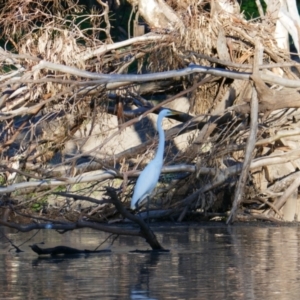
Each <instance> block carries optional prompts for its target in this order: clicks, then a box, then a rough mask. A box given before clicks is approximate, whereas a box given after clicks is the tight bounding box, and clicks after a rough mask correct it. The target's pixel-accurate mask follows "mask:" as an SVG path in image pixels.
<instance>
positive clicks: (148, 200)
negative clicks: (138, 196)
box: [147, 196, 150, 225]
mask: <svg viewBox="0 0 300 300" xmlns="http://www.w3.org/2000/svg"><path fill="white" fill-rule="evenodd" d="M149 198H150V197H149V196H147V223H148V225H149V204H150V199H149Z"/></svg>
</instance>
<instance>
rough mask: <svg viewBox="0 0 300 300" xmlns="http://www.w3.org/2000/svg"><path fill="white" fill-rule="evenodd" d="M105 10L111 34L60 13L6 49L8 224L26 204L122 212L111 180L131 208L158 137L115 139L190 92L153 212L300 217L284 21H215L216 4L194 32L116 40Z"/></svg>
mask: <svg viewBox="0 0 300 300" xmlns="http://www.w3.org/2000/svg"><path fill="white" fill-rule="evenodd" d="M100 2H101V1H100ZM102 5H103V10H102V13H101V14H100V15H97V18H98V21H99V20H100V19H101V20H105V24H106V26H104V28H103V27H102V29H101V31H102V32H101V35H102V34H104V35H105V38H103V37H102V36H101V38H100V34H99V32H96V31H84V30H82V29H80V26H77V23H78V20H76V18H74V19H72V20H70V19H68V18H62V19H61V18H60V17H55V16H54V15H50V14H48V15H47V18H44V22H45V24H44V26H43V27H40V28H39V29H38V30H36V31H35V32H32V31H31V32H30V31H28V32H29V33H28V34H26V36H23V37H22V38H20V39H19V41H18V44H17V45H16V48H15V51H8V50H4V49H1V50H0V63H1V76H0V84H1V86H0V120H1V125H0V132H1V135H0V154H1V166H0V167H1V172H2V173H1V174H2V175H1V187H0V194H1V206H2V207H0V211H1V212H0V214H1V215H2V221H1V222H2V223H3V224H4V225H7V224H8V223H9V220H10V219H11V218H12V212H13V215H14V216H22V217H23V218H27V217H28V218H31V217H36V216H37V213H38V214H39V215H43V216H40V217H41V220H42V221H47V222H49V221H51V220H53V219H56V220H57V219H61V220H64V221H65V220H69V221H70V222H77V221H78V220H81V219H82V218H84V219H86V220H88V221H97V222H106V221H107V220H110V219H116V220H117V219H118V216H119V215H118V214H117V211H116V209H115V206H114V205H112V203H111V202H110V200H109V199H106V198H105V197H104V196H103V194H102V193H101V191H102V190H103V186H108V185H113V186H115V187H116V188H118V191H119V193H118V195H119V197H120V198H121V199H122V200H123V204H124V205H125V206H129V201H130V199H131V193H132V187H133V185H134V179H136V177H137V176H138V174H139V170H141V169H142V168H143V166H144V165H145V164H146V163H147V161H148V160H149V158H150V157H151V155H153V153H154V151H155V149H156V143H157V137H156V136H155V135H154V136H153V137H149V136H147V131H148V127H146V128H139V130H141V132H142V130H144V134H145V138H146V142H144V143H140V144H139V145H135V146H134V147H129V148H127V149H113V150H114V151H111V152H109V151H108V150H107V148H105V147H106V145H108V144H109V143H110V142H111V141H114V142H116V143H117V144H118V143H119V142H118V141H119V140H118V139H119V138H121V136H122V134H125V133H126V131H128V130H133V131H134V129H135V128H136V126H137V124H140V122H141V120H142V119H144V118H146V116H149V115H150V114H152V113H154V114H157V113H158V112H159V110H160V108H161V107H165V106H168V105H171V106H172V108H174V109H176V110H177V111H183V109H182V106H181V101H183V100H182V99H186V100H187V101H188V103H189V111H185V112H184V113H182V114H181V115H180V116H178V117H177V119H176V121H177V122H178V123H176V124H177V125H176V126H173V127H172V126H171V128H170V129H168V130H167V132H166V137H167V142H168V144H167V145H168V147H167V148H166V152H165V157H166V160H165V167H164V169H163V174H162V180H161V182H160V184H159V185H158V191H157V194H156V196H154V198H153V201H152V205H153V208H155V211H153V212H151V218H169V217H170V216H171V217H172V218H176V219H177V220H180V221H181V220H185V219H189V218H190V217H192V216H194V215H195V214H198V215H202V216H205V217H209V218H213V217H221V218H223V217H224V218H227V217H228V222H231V221H234V220H236V219H237V218H238V219H245V220H249V219H266V220H290V221H291V220H294V219H296V220H298V219H297V216H298V215H299V212H298V206H299V211H300V203H298V200H297V199H298V186H299V184H300V180H299V178H300V176H299V166H300V150H299V145H300V142H299V137H300V129H299V123H300V112H299V107H300V95H299V92H298V89H299V87H300V81H299V72H298V68H299V67H300V65H298V64H297V63H295V62H293V61H292V60H291V59H290V55H289V53H285V52H284V51H282V50H280V49H279V48H278V47H276V46H275V43H274V38H273V35H272V32H271V27H272V26H266V24H267V23H264V24H261V23H260V22H254V21H253V22H251V21H246V20H245V19H243V18H242V16H241V15H239V16H238V17H234V18H233V17H228V15H224V16H222V15H219V18H218V22H215V20H214V18H213V17H212V16H211V15H210V14H209V13H207V12H206V11H205V7H204V6H203V7H202V8H199V10H200V9H202V11H199V16H200V15H201V22H200V21H199V20H198V23H196V21H195V18H192V19H190V20H188V21H187V22H190V26H189V27H187V28H188V29H189V30H186V31H185V34H183V33H182V32H181V31H178V32H164V31H161V30H156V29H153V30H152V32H150V33H148V34H145V35H143V36H137V37H133V38H130V39H127V40H123V41H118V42H115V43H113V41H112V40H113V39H112V37H111V35H110V23H109V20H108V18H107V17H108V6H107V5H105V3H102ZM40 9H41V8H40ZM200 13H201V14H200ZM7 18H8V17H7ZM97 18H96V17H94V19H92V18H91V19H89V20H90V21H91V20H95V19H97ZM87 19H88V17H87ZM7 22H8V21H7ZM91 22H92V21H91ZM264 22H267V20H264ZM100 23H101V22H100V21H99V24H100ZM3 24H4V23H2V26H4V25H5V26H8V25H7V24H8V23H5V24H4V25H3ZM23 25H24V24H23ZM54 25H55V26H54ZM27 26H30V24H29V23H28V24H27ZM70 28H72V30H70ZM196 37H197V38H196ZM182 97H185V98H182ZM176 99H181V100H179V101H178V100H176ZM176 101H177V102H176ZM174 103H175V104H174ZM111 116H113V117H111ZM173 124H174V123H173ZM96 128H98V131H96ZM99 128H100V129H99ZM130 128H131V129H130ZM154 132H155V131H154ZM183 134H185V139H184V141H185V144H184V145H182V147H180V146H176V147H175V146H174V143H173V144H172V141H173V140H175V138H178V137H180V136H181V135H183ZM90 139H92V140H93V146H92V147H91V148H89V150H86V149H85V148H84V145H85V144H86V142H87V141H88V140H90ZM127 140H128V141H130V137H128V138H127ZM71 142H72V145H73V146H72V147H71V148H68V147H67V145H70V143H71ZM74 145H75V146H74ZM172 146H173V147H172ZM103 149H106V150H103ZM81 201H87V202H88V203H89V204H90V205H89V207H83V206H81V205H80V203H81ZM73 203H75V205H73ZM70 208H72V209H70ZM75 208H76V209H75ZM22 221H24V219H22ZM24 222H25V221H24Z"/></svg>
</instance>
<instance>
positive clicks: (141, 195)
mask: <svg viewBox="0 0 300 300" xmlns="http://www.w3.org/2000/svg"><path fill="white" fill-rule="evenodd" d="M174 114H177V113H174V112H172V111H171V110H169V109H163V110H162V111H161V112H160V113H159V114H158V119H157V131H158V136H159V142H158V148H157V152H156V155H155V157H154V159H153V160H152V161H150V163H149V164H148V165H147V166H146V168H145V169H144V170H143V171H142V173H141V174H140V176H139V178H138V180H137V182H136V185H135V187H134V192H133V196H132V199H131V205H130V207H131V209H136V208H138V206H141V205H142V203H143V202H144V201H145V200H146V199H147V197H148V196H150V195H151V193H152V192H153V190H154V189H155V187H156V184H157V182H158V179H159V175H160V172H161V169H162V166H163V158H164V157H163V156H164V149H165V133H164V130H163V128H162V119H163V118H164V117H166V116H171V115H174Z"/></svg>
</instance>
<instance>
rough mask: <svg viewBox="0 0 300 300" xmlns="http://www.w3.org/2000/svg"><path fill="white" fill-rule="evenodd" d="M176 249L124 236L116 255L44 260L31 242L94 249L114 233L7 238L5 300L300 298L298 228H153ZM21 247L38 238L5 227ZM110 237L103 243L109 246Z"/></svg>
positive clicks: (3, 248)
mask: <svg viewBox="0 0 300 300" xmlns="http://www.w3.org/2000/svg"><path fill="white" fill-rule="evenodd" d="M154 230H155V232H156V233H157V235H158V238H159V240H160V241H161V242H162V244H163V245H164V246H165V247H166V248H168V249H170V250H171V251H170V252H169V253H163V254H150V253H143V254H137V253H130V252H129V251H130V250H135V249H137V248H138V249H147V245H146V244H145V243H144V241H143V240H142V239H136V238H131V237H127V238H126V237H121V238H119V239H118V240H116V241H115V242H114V244H113V245H112V246H111V247H110V249H111V250H112V252H111V253H103V254H100V255H89V256H85V255H81V256H79V257H68V258H63V257H59V258H38V256H37V255H36V254H35V253H33V252H32V251H31V249H30V248H29V247H28V245H29V244H32V243H34V242H42V241H45V242H46V245H45V246H47V247H52V246H57V245H69V246H73V247H77V248H81V249H84V248H86V249H94V248H95V247H96V246H98V245H99V244H100V243H101V242H103V241H104V240H105V239H106V238H107V237H108V234H105V233H99V232H96V231H91V230H79V231H73V232H68V233H66V234H64V235H60V234H58V233H56V232H54V231H40V232H39V233H38V234H37V235H36V236H35V237H34V238H33V240H31V241H30V242H27V243H26V244H24V245H23V246H22V247H21V248H22V250H25V252H23V253H20V254H16V253H14V251H10V252H9V249H10V248H11V247H10V245H9V244H7V243H5V242H4V239H3V237H2V238H1V239H0V299H209V300H213V299H218V300H220V299H264V300H266V299H300V296H299V295H300V259H299V258H300V255H299V232H298V228H297V227H268V228H266V227H264V228H259V227H254V226H248V227H247V226H237V227H236V226H233V227H225V226H224V227H223V226H186V227H174V226H170V227H169V228H166V226H164V227H154ZM0 232H2V233H3V232H5V233H6V235H7V236H8V237H9V238H10V239H12V240H13V241H14V243H16V244H17V245H19V244H21V243H22V242H24V241H26V240H27V239H28V238H29V237H31V236H32V234H33V233H32V232H31V233H28V234H20V233H15V232H12V231H8V230H7V229H3V228H2V229H1V228H0ZM110 241H111V239H109V240H108V241H106V242H105V244H104V245H103V246H102V248H106V247H109V242H110Z"/></svg>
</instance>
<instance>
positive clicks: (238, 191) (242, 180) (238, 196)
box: [226, 43, 263, 224]
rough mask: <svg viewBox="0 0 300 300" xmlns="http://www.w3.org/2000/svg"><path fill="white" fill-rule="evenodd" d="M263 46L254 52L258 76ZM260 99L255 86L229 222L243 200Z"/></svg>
mask: <svg viewBox="0 0 300 300" xmlns="http://www.w3.org/2000/svg"><path fill="white" fill-rule="evenodd" d="M262 56H263V48H262V46H261V44H260V43H257V44H256V47H255V54H254V66H253V74H254V75H253V76H258V64H259V61H262ZM257 120H258V99H257V92H256V90H255V88H254V87H253V88H252V99H251V121H250V133H249V136H248V139H247V144H246V151H245V157H244V162H243V167H242V171H241V174H240V177H239V181H238V183H237V186H236V188H235V193H234V200H233V205H232V208H231V212H230V215H229V217H228V219H227V221H226V223H227V224H229V223H233V222H234V221H235V218H236V212H237V209H238V207H239V205H240V204H241V202H242V201H243V197H244V189H245V185H246V181H247V178H248V176H249V169H250V164H251V160H252V152H253V150H254V148H255V142H256V135H257V127H258V121H257Z"/></svg>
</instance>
